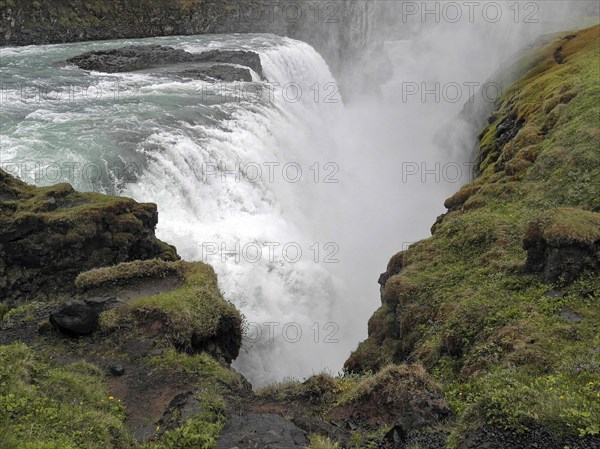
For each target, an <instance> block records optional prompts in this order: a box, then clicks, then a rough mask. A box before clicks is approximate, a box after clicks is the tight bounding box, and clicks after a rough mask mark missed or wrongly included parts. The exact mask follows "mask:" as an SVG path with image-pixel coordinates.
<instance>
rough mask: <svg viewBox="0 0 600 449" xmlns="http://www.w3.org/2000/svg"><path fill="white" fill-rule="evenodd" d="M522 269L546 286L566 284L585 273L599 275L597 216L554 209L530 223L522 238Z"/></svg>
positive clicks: (599, 242) (599, 256) (582, 211)
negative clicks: (524, 259) (524, 260)
mask: <svg viewBox="0 0 600 449" xmlns="http://www.w3.org/2000/svg"><path fill="white" fill-rule="evenodd" d="M524 248H525V249H526V250H527V263H526V266H525V269H526V270H527V271H529V272H533V273H542V274H543V276H544V280H545V281H546V282H548V283H550V284H553V283H561V284H569V283H571V282H573V281H574V280H576V279H577V278H579V277H580V276H582V275H583V274H584V273H585V272H586V271H591V272H596V273H597V272H599V271H600V214H599V213H596V212H590V211H584V210H580V209H573V208H563V209H556V210H552V211H549V212H546V213H544V214H542V215H541V216H540V217H538V218H537V219H536V220H534V221H532V222H531V223H530V224H529V226H528V228H527V233H526V235H525V240H524Z"/></svg>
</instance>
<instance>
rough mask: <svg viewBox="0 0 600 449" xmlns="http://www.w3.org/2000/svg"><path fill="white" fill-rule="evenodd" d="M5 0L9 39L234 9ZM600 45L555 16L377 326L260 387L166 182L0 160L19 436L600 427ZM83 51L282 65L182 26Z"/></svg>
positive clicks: (301, 435) (240, 74)
mask: <svg viewBox="0 0 600 449" xmlns="http://www.w3.org/2000/svg"><path fill="white" fill-rule="evenodd" d="M4 3H6V4H4ZM4 3H3V5H2V6H3V20H4V22H3V32H2V35H3V36H4V39H5V41H4V43H5V44H10V45H15V44H26V43H32V42H36V43H39V42H57V41H59V40H64V39H68V40H79V39H101V38H102V37H104V36H110V37H111V38H114V37H115V33H117V34H118V33H121V34H118V36H122V37H130V36H134V35H140V33H141V34H143V35H157V34H175V33H189V34H192V33H199V32H218V31H221V30H224V29H227V30H229V26H231V24H232V22H231V20H233V19H231V18H230V17H232V16H230V15H228V13H227V11H234V10H235V8H234V7H233V6H232V5H229V9H228V2H226V1H225V2H211V1H202V2H193V1H192V2H183V1H182V2H175V3H172V2H171V3H169V5H163V4H162V3H160V2H156V10H154V9H152V8H150V9H147V8H146V9H144V10H143V11H141V10H138V9H136V8H137V6H136V5H137V4H135V5H134V4H133V3H128V2H127V1H124V2H122V5H121V8H122V9H120V10H119V11H120V12H119V14H118V18H115V17H113V18H111V19H110V20H109V18H110V17H112V16H111V14H115V12H114V11H113V10H106V9H105V8H104V6H103V4H102V3H101V2H99V3H97V4H96V3H94V2H90V3H89V4H85V5H83V4H79V3H77V2H64V3H61V2H56V3H54V2H47V3H44V4H40V3H37V2H33V4H30V3H27V2H24V3H22V4H17V3H16V2H11V1H10V0H4ZM200 4H201V6H202V8H203V9H200V10H199V11H203V13H202V15H201V16H196V15H195V14H198V13H197V11H198V10H197V9H194V6H198V5H200ZM6 5H8V6H10V8H9V9H6V8H4V6H6ZM350 5H354V6H350ZM367 5H368V3H366V2H365V3H364V4H363V3H361V2H348V6H347V7H348V8H352V7H359V6H360V7H363V6H364V7H367ZM53 8H57V9H53ZM206 8H207V9H206ZM65 11H69V13H67V14H66V13H65ZM115 11H116V10H115ZM182 11H185V14H187V16H186V17H188V18H189V21H181V20H180V18H181V14H182ZM195 11H196V12H195ZM204 11H211V14H206V13H205V12H204ZM71 12H74V13H73V14H71ZM138 13H139V14H140V16H139V17H138V16H137V14H138ZM146 14H147V15H149V16H148V17H146V16H145V15H146ZM163 14H167V17H166V18H165V20H163V19H160V20H152V19H150V18H149V17H156V16H157V15H158V16H161V15H163ZM134 16H135V17H137V21H136V20H132V17H134ZM31 17H39V18H44V20H43V21H42V24H46V23H47V27H46V28H44V27H45V25H44V26H36V27H32V26H31V24H29V25H28V22H27V20H28V19H29V18H31ZM65 17H66V18H67V19H64V18H65ZM94 17H96V18H97V19H98V20H102V21H107V22H108V23H115V25H114V26H110V27H100V26H97V24H96V23H95V22H92V25H94V26H91V25H90V22H88V21H93V20H95V19H94ZM61 20H62V22H61ZM66 20H72V21H73V23H74V24H75V25H73V23H67V22H66ZM355 20H359V19H355ZM114 21H116V22H114ZM13 23H14V25H13ZM19 23H21V24H22V25H17V24H19ZM148 23H150V24H152V25H151V26H149V25H146V24H148ZM6 24H9V25H8V26H7V25H6ZM270 25H272V26H275V25H276V24H270ZM61 27H62V28H61ZM67 29H68V30H69V32H65V30H67ZM332 29H335V27H332ZM236 30H239V28H236ZM328 30H329V29H328ZM242 31H264V29H262V28H261V29H259V30H255V29H254V28H252V27H250V28H248V29H246V28H244V29H242ZM270 31H274V30H270ZM282 32H286V31H282ZM294 32H296V33H301V32H300V31H294ZM304 32H306V31H302V33H304ZM320 32H324V33H332V32H337V31H320ZM36 33H37V34H36ZM39 33H43V35H40V34H39ZM309 34H310V33H309ZM351 40H352V41H359V43H358V44H353V45H359V46H362V44H360V39H351ZM365 42H366V39H365ZM365 45H366V44H365ZM599 45H600V28H599V27H598V26H595V27H592V28H588V29H584V30H573V31H570V32H568V33H566V32H565V33H559V34H556V35H552V36H549V37H545V38H544V39H542V40H540V41H539V42H538V43H537V45H535V46H533V47H532V48H530V49H528V50H527V51H526V52H524V53H523V54H521V55H520V56H519V57H518V59H517V60H515V61H513V64H512V65H511V66H510V67H506V68H504V69H505V71H506V72H508V73H510V74H511V81H510V82H509V85H510V86H511V87H510V88H509V89H507V91H506V92H505V94H504V96H503V97H502V98H500V99H499V100H498V102H497V104H495V105H494V111H493V112H492V113H491V114H490V115H488V116H486V117H477V120H478V122H481V123H485V125H484V127H483V129H481V132H480V134H479V137H478V145H477V150H476V153H477V154H476V155H477V165H476V167H475V172H476V173H477V175H478V176H477V177H475V179H474V180H473V181H472V182H470V183H468V184H467V185H465V186H464V187H462V188H461V189H460V190H459V191H458V192H457V193H456V194H455V195H453V196H452V197H451V198H449V199H448V200H447V201H446V203H445V206H446V208H447V213H446V214H445V215H443V216H442V217H440V218H439V219H438V221H437V222H436V224H435V225H434V227H433V229H432V237H431V238H429V239H426V240H423V241H420V242H417V243H415V244H413V245H412V246H410V247H409V248H408V249H406V250H405V251H402V252H400V253H397V254H396V255H394V256H393V257H392V258H391V260H390V262H389V264H388V266H387V269H386V271H385V273H383V274H382V275H381V277H380V278H379V284H380V286H381V307H380V308H379V309H378V310H377V311H376V312H375V314H374V315H373V316H372V317H371V319H370V320H369V323H368V331H369V332H368V338H367V339H366V340H365V341H364V342H362V343H361V344H360V345H359V346H358V348H357V349H356V350H355V351H354V352H353V353H352V354H351V355H350V357H349V358H348V360H347V362H346V365H345V370H344V372H343V373H341V374H340V375H337V376H335V375H330V374H325V373H323V374H317V375H314V376H312V377H309V378H307V379H303V380H295V379H292V380H289V381H285V382H282V383H280V384H277V385H272V386H268V387H266V388H262V389H259V390H258V391H253V389H252V386H251V385H250V384H249V382H248V381H247V380H246V379H245V378H244V377H243V376H242V375H240V374H239V373H238V372H236V371H235V370H234V369H232V368H231V363H232V361H234V360H235V359H236V358H237V357H238V356H239V354H240V352H242V351H244V350H247V349H246V348H244V346H243V337H244V334H245V333H246V332H247V331H248V330H247V329H246V322H245V318H244V316H243V315H242V314H241V313H240V311H239V310H238V309H237V308H236V307H235V306H234V305H233V304H231V303H230V302H228V301H227V300H226V299H225V298H224V294H223V293H222V292H221V291H220V289H219V286H218V284H217V276H216V274H215V270H214V269H213V268H212V267H211V266H209V265H208V264H205V263H202V262H188V261H182V260H180V256H179V254H178V252H177V249H176V248H175V247H174V246H171V245H170V244H168V243H165V242H163V241H161V240H159V239H158V238H157V237H156V233H155V231H156V226H157V223H159V221H160V219H161V211H160V210H159V209H158V208H157V206H156V205H155V204H149V203H139V202H136V201H134V200H132V199H129V198H123V197H117V196H109V195H102V194H97V193H80V192H78V191H76V190H75V189H74V188H73V187H72V186H71V185H69V184H59V185H54V186H51V187H35V186H33V185H29V184H26V183H24V182H23V181H21V180H19V179H17V178H15V177H14V176H12V175H11V174H9V173H6V172H5V171H3V170H1V169H0V298H1V300H0V441H2V444H3V447H6V448H7V449H11V448H21V447H31V448H60V449H63V448H68V449H70V448H73V449H75V448H77V449H79V448H98V449H100V448H102V449H106V448H114V449H120V448H139V449H186V448H190V449H192V448H194V449H197V448H206V449H209V448H222V449H231V448H239V449H245V448H248V449H250V448H271V449H288V448H304V447H308V448H311V449H321V448H323V449H336V448H338V449H339V448H352V449H363V448H364V449H375V448H382V449H384V448H386V449H388V448H398V449H417V448H418V449H442V448H459V449H479V448H488V449H496V448H498V449H504V448H547V449H564V448H565V447H568V448H570V449H590V448H591V449H593V448H600V429H599V428H598V422H600V405H599V404H600V400H599V398H600V371H599V363H600V362H599V360H600V341H599V337H598V335H599V333H598V323H599V322H600V309H599V307H598V302H597V301H598V294H599V291H600V203H599V202H598V201H599V198H600V185H599V184H598V179H599V176H600V154H599V153H598V148H599V147H600V129H599V109H598V104H599V103H600V102H599V101H598V100H599V99H600V91H599V89H598V71H597V62H598V49H599ZM363 48H364V47H363ZM330 51H333V50H330ZM339 51H340V52H341V53H344V52H346V51H350V50H348V49H347V48H343V47H342V48H340V49H339ZM557 54H558V55H560V58H557ZM339 57H340V58H341V59H344V58H345V56H339ZM69 63H70V64H73V65H75V66H77V67H78V68H79V69H81V70H86V71H88V70H93V71H99V72H106V73H122V72H133V71H136V72H137V71H142V72H143V71H149V72H150V73H152V71H153V70H154V69H157V68H160V69H161V70H162V69H165V68H168V70H174V71H176V72H177V73H179V74H182V75H185V74H186V73H188V74H189V72H187V71H189V70H195V71H196V72H195V73H194V74H193V76H198V77H201V78H202V79H207V80H209V81H211V82H212V81H218V80H236V81H237V80H242V81H243V80H246V79H248V78H247V77H248V75H250V79H252V76H251V72H250V71H252V72H254V73H256V74H257V75H258V76H259V77H262V76H264V73H263V67H262V65H261V62H260V58H257V54H256V53H253V52H251V51H246V52H242V51H235V52H224V51H220V50H215V51H210V52H205V53H202V54H192V53H190V52H186V51H183V50H177V49H175V48H173V47H170V46H166V45H165V46H161V45H155V46H123V47H121V48H119V49H116V50H106V51H104V50H100V51H92V52H87V53H85V54H82V55H79V56H76V57H74V58H70V59H69ZM190 64H191V66H192V68H191V69H190V66H189V65H190ZM340 70H343V69H342V68H341V69H340ZM378 73H379V74H381V72H378ZM372 76H375V77H377V76H379V75H372ZM395 250H396V248H390V253H392V252H394V251H395ZM376 281H377V280H376V279H373V282H376ZM366 318H367V317H365V321H366Z"/></svg>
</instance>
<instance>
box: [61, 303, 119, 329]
mask: <svg viewBox="0 0 600 449" xmlns="http://www.w3.org/2000/svg"><path fill="white" fill-rule="evenodd" d="M117 302H118V300H117V299H115V298H89V299H85V300H72V301H68V302H67V303H66V304H64V305H63V306H61V307H60V308H59V309H58V310H56V311H55V312H53V313H52V314H50V324H52V326H54V328H55V329H57V330H58V331H60V332H62V333H64V334H66V335H69V336H74V337H78V336H82V335H90V334H91V333H93V332H94V331H96V330H97V329H98V321H99V317H100V314H101V313H102V312H104V311H105V310H107V309H109V308H111V307H112V306H114V305H115V304H116V303H117Z"/></svg>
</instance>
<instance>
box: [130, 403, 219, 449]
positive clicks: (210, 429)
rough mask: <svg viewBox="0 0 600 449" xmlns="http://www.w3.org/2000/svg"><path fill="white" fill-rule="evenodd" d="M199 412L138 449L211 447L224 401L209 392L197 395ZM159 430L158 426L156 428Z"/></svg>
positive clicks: (216, 433)
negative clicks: (155, 440)
mask: <svg viewBox="0 0 600 449" xmlns="http://www.w3.org/2000/svg"><path fill="white" fill-rule="evenodd" d="M198 399H199V400H200V402H201V407H202V408H201V410H200V412H199V413H198V414H197V415H196V416H194V417H193V418H192V419H189V420H188V421H186V422H185V423H184V424H183V425H182V426H180V427H177V428H175V429H172V430H168V431H166V432H164V433H162V434H161V436H160V437H159V438H158V441H157V442H153V443H149V444H146V445H143V446H142V448H140V449H213V448H215V447H216V445H217V438H218V437H219V435H220V433H221V429H222V428H223V424H224V422H225V417H224V415H223V413H224V410H225V403H224V402H223V400H222V398H220V397H216V398H215V397H213V396H211V395H210V394H203V396H198ZM158 431H159V432H160V428H158Z"/></svg>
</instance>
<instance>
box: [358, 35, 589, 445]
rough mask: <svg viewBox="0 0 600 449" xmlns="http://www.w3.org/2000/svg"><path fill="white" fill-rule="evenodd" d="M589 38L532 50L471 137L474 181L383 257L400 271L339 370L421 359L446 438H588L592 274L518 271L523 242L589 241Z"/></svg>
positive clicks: (392, 269)
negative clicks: (442, 402) (443, 404)
mask: <svg viewBox="0 0 600 449" xmlns="http://www.w3.org/2000/svg"><path fill="white" fill-rule="evenodd" d="M599 39H600V28H599V27H598V26H596V27H593V28H591V29H588V30H583V31H579V32H577V33H573V34H572V35H561V36H559V37H558V38H555V39H554V40H553V41H552V43H551V44H549V45H547V46H545V47H542V48H541V49H537V50H534V52H533V56H531V57H532V58H533V60H534V61H535V64H534V65H533V66H531V67H530V68H529V69H528V70H527V72H526V73H525V75H524V76H523V77H522V78H521V79H520V80H519V81H518V82H517V83H515V84H514V85H513V86H512V87H511V88H510V89H509V90H508V91H507V92H506V95H505V97H504V98H503V99H502V101H501V102H500V103H499V104H498V112H497V113H495V114H494V116H493V117H494V119H493V122H492V123H491V124H490V125H489V126H488V127H487V128H486V129H485V130H484V131H483V132H482V134H481V142H480V145H481V151H480V152H481V154H482V158H481V160H480V166H479V168H480V172H481V176H480V177H479V178H478V179H476V180H475V181H474V182H473V183H471V184H469V185H468V186H465V187H464V188H463V189H462V190H461V192H459V194H457V195H455V196H454V197H453V198H452V199H451V200H449V201H448V202H447V207H449V208H451V210H452V211H451V212H450V213H449V214H447V215H446V216H445V218H444V220H443V222H442V223H441V224H440V225H438V226H437V227H436V230H435V234H434V236H433V237H432V238H430V239H428V240H425V241H422V242H419V243H417V244H415V245H413V246H412V247H411V248H410V249H408V250H407V251H406V252H404V253H401V254H400V255H398V256H396V257H395V258H394V259H393V261H392V262H394V261H395V262H394V263H395V264H396V265H398V262H399V265H400V266H401V268H402V272H401V273H399V272H400V268H399V267H392V265H394V264H393V263H392V262H391V263H390V267H389V268H388V273H390V275H391V277H390V278H389V280H388V281H387V284H386V286H385V288H384V292H383V302H384V304H383V306H382V308H381V309H380V310H378V311H377V312H376V313H375V314H374V315H373V317H372V318H371V320H370V322H369V329H370V335H369V338H368V339H367V340H366V341H365V342H363V343H362V344H361V345H360V346H359V348H358V349H357V350H356V352H355V353H353V355H352V356H351V358H350V359H349V360H348V362H347V367H348V368H349V369H351V370H354V371H367V370H372V371H377V370H379V369H381V368H382V367H384V366H385V365H387V364H389V363H400V362H402V361H404V360H407V359H408V358H410V359H411V360H413V361H417V362H420V363H422V364H423V365H424V366H425V368H426V369H427V370H428V371H429V372H431V373H432V374H433V375H434V377H435V378H436V379H437V380H438V381H439V382H440V383H441V384H442V387H443V389H444V391H445V393H446V396H447V398H448V400H449V401H450V402H451V405H452V407H453V409H454V411H455V412H456V413H457V416H458V419H457V424H456V428H455V429H454V434H455V435H454V436H457V435H459V434H461V433H462V432H463V431H464V430H465V429H466V428H475V427H479V426H483V425H492V426H498V427H501V428H507V429H513V430H516V431H522V430H524V429H525V428H527V427H531V426H533V425H541V426H544V427H546V428H547V429H549V430H550V431H551V432H554V433H556V434H560V435H565V434H567V435H580V436H584V435H597V434H598V433H599V432H600V429H599V428H598V425H597V424H596V423H597V422H600V400H599V398H600V387H599V383H600V352H598V350H597V348H598V347H599V345H600V337H599V336H598V329H597V323H598V322H600V307H598V295H600V274H599V273H598V272H594V271H591V272H589V273H580V278H579V280H577V281H575V282H573V283H571V284H568V285H559V286H556V285H550V284H546V283H544V281H543V279H542V278H541V277H540V276H538V275H530V274H523V272H522V269H523V267H524V265H525V261H526V259H527V253H526V251H525V250H524V249H523V242H524V240H526V239H528V238H535V237H538V236H540V237H543V238H544V239H546V240H548V241H550V242H558V243H564V244H570V243H581V244H585V245H588V246H590V245H592V244H594V243H595V244H596V245H597V244H598V241H599V240H600V214H599V212H600V183H599V182H598V179H600V152H599V151H598V148H600V72H599V71H598V52H599V50H600V40H599ZM556 55H560V57H561V58H562V61H563V63H561V64H559V63H558V62H557V59H556V58H555V56H556ZM501 129H504V131H501ZM511 129H512V130H513V132H514V133H515V135H514V137H513V138H512V139H506V137H505V134H503V133H506V132H507V130H508V131H510V130H511ZM398 273H399V274H398ZM553 290H555V291H556V290H559V291H557V292H556V293H555V294H553V293H552V292H551V291H553ZM569 313H572V314H576V315H577V316H579V317H581V319H580V320H577V321H574V320H571V319H569ZM565 314H566V315H565ZM453 440H454V441H456V438H453Z"/></svg>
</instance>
